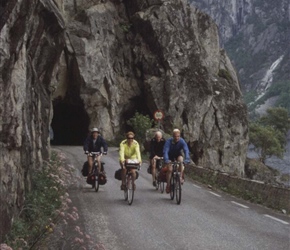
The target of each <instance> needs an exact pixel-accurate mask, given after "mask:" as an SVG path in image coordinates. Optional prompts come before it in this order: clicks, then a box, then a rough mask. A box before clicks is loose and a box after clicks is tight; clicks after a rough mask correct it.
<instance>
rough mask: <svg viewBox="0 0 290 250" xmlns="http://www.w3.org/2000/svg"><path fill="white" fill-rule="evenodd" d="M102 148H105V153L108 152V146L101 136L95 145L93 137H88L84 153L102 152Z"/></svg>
mask: <svg viewBox="0 0 290 250" xmlns="http://www.w3.org/2000/svg"><path fill="white" fill-rule="evenodd" d="M102 147H103V150H104V152H107V151H108V145H107V143H106V141H105V140H104V138H103V137H102V136H101V135H99V136H98V137H97V140H96V142H95V143H94V141H93V137H92V136H91V135H90V136H88V137H87V139H86V140H85V143H84V151H89V152H101V148H102Z"/></svg>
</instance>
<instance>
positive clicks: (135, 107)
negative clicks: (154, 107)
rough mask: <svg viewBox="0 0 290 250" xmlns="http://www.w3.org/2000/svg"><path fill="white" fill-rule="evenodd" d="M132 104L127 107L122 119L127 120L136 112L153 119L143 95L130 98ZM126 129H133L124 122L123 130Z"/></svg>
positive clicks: (126, 130)
mask: <svg viewBox="0 0 290 250" xmlns="http://www.w3.org/2000/svg"><path fill="white" fill-rule="evenodd" d="M130 101H131V103H132V105H131V108H129V109H128V110H127V111H126V112H125V113H124V114H123V119H124V121H128V120H129V119H130V118H132V117H133V116H134V115H135V113H136V112H138V113H140V114H142V115H148V116H149V117H150V119H153V113H152V112H151V110H150V109H149V107H148V106H147V104H146V98H145V96H144V95H140V96H136V97H134V98H131V99H130ZM128 131H133V132H135V131H134V129H133V128H132V127H131V126H129V125H128V124H127V122H125V124H124V132H128Z"/></svg>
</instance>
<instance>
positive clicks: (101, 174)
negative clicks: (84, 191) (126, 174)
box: [99, 173, 107, 185]
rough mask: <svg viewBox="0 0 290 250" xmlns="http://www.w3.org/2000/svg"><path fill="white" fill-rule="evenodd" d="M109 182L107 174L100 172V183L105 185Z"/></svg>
mask: <svg viewBox="0 0 290 250" xmlns="http://www.w3.org/2000/svg"><path fill="white" fill-rule="evenodd" d="M106 183H107V176H106V175H105V174H104V173H100V174H99V184H100V185H105V184H106Z"/></svg>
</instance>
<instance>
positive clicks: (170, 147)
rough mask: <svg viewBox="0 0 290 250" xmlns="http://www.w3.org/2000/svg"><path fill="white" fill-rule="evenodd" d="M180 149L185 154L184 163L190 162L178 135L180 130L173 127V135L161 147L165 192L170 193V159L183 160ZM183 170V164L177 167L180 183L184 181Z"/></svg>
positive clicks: (184, 145)
mask: <svg viewBox="0 0 290 250" xmlns="http://www.w3.org/2000/svg"><path fill="white" fill-rule="evenodd" d="M182 150H183V153H184V155H185V161H184V163H186V164H187V163H190V157H189V149H188V146H187V144H186V142H185V140H184V139H182V138H181V137H180V130H179V129H174V130H173V137H172V138H170V139H168V140H166V142H165V145H164V149H163V159H164V163H165V167H167V169H168V170H167V174H166V181H167V185H166V193H170V176H171V173H172V165H171V164H170V162H171V161H175V160H177V161H178V162H183V156H182ZM183 170H184V166H182V167H181V169H179V171H180V172H181V175H180V176H181V178H182V179H181V183H183V182H184V179H183Z"/></svg>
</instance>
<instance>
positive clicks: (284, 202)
mask: <svg viewBox="0 0 290 250" xmlns="http://www.w3.org/2000/svg"><path fill="white" fill-rule="evenodd" d="M185 173H186V174H187V175H189V176H190V177H192V178H193V179H196V180H198V181H201V182H205V183H208V184H210V185H212V186H214V187H217V188H219V189H222V190H225V191H226V192H228V193H230V194H233V195H235V196H239V197H242V198H244V199H246V200H249V201H252V202H254V203H259V204H262V205H264V206H267V207H270V208H273V209H276V210H279V211H280V212H281V211H282V210H285V211H286V212H287V214H290V189H289V188H286V187H281V186H273V185H271V184H266V183H264V182H262V181H256V180H250V179H245V178H241V177H238V176H231V175H229V174H228V173H221V172H218V171H213V170H210V169H206V168H203V167H198V166H189V167H188V168H186V169H185Z"/></svg>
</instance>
